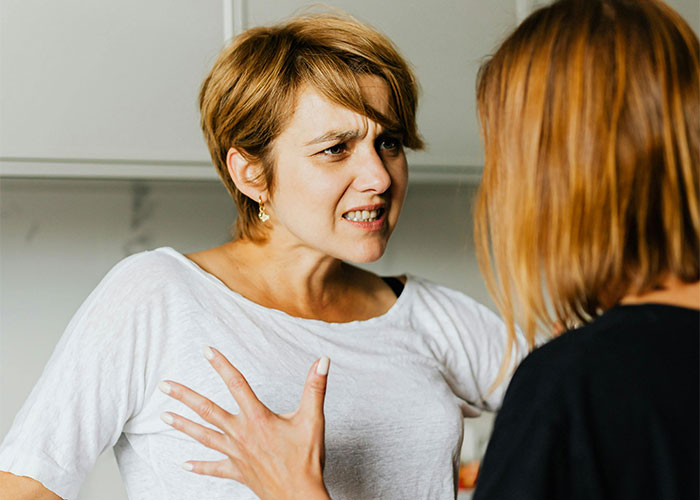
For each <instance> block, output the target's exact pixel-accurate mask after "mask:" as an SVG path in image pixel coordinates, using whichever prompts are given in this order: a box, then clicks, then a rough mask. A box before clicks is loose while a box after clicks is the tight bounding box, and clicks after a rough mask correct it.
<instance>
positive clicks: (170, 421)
mask: <svg viewBox="0 0 700 500" xmlns="http://www.w3.org/2000/svg"><path fill="white" fill-rule="evenodd" d="M160 419H161V420H162V421H163V422H165V423H166V424H168V425H173V422H175V419H174V418H173V416H172V415H171V414H170V413H168V412H163V413H161V414H160Z"/></svg>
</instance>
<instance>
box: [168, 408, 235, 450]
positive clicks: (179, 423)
mask: <svg viewBox="0 0 700 500" xmlns="http://www.w3.org/2000/svg"><path fill="white" fill-rule="evenodd" d="M160 418H161V419H162V420H163V422H165V423H166V424H168V425H170V426H172V427H173V428H175V429H177V430H178V431H180V432H182V433H184V434H187V435H188V436H190V437H191V438H194V439H195V440H197V441H199V442H200V443H202V444H203V445H204V446H206V447H207V448H210V449H212V450H216V451H218V452H220V453H223V454H224V455H229V454H230V453H231V450H228V449H227V447H226V444H227V440H226V436H225V435H224V434H222V433H221V432H218V431H215V430H214V429H210V428H209V427H205V426H203V425H201V424H198V423H196V422H193V421H192V420H190V419H188V418H185V417H183V416H181V415H178V414H177V413H172V412H169V411H166V412H164V413H162V414H161V415H160Z"/></svg>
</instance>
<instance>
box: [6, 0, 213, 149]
mask: <svg viewBox="0 0 700 500" xmlns="http://www.w3.org/2000/svg"><path fill="white" fill-rule="evenodd" d="M223 38H224V36H223V23H222V4H221V0H147V1H142V0H121V1H119V2H114V1H107V0H90V1H86V0H52V1H46V0H0V157H4V158H6V159H7V158H8V157H10V158H40V159H111V160H135V161H152V160H165V161H169V160H177V161H178V162H183V161H184V162H187V161H192V160H197V161H208V159H209V155H208V153H207V151H206V148H205V145H204V140H203V139H202V135H201V132H200V130H199V112H198V109H197V94H198V90H199V86H200V84H201V81H202V79H203V78H204V76H205V75H206V73H207V71H208V69H209V67H210V65H211V63H212V62H213V60H214V58H215V57H216V55H217V53H218V52H219V50H220V49H221V47H222V45H223Z"/></svg>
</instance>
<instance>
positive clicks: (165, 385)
mask: <svg viewBox="0 0 700 500" xmlns="http://www.w3.org/2000/svg"><path fill="white" fill-rule="evenodd" d="M158 389H160V390H161V391H163V392H164V393H166V394H170V391H172V390H173V388H172V386H171V385H170V384H169V383H167V382H166V381H165V380H163V381H162V382H159V383H158Z"/></svg>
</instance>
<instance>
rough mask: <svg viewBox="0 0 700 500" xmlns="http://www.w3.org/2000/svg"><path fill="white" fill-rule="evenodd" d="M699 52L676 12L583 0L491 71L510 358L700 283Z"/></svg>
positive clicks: (493, 187) (502, 300)
mask: <svg viewBox="0 0 700 500" xmlns="http://www.w3.org/2000/svg"><path fill="white" fill-rule="evenodd" d="M699 53H700V50H699V49H698V39H697V37H696V35H695V34H694V33H693V31H692V30H691V29H690V27H688V25H687V24H686V23H685V21H683V19H682V18H681V17H680V16H679V15H678V14H677V13H676V12H674V11H673V10H672V9H671V8H669V7H668V6H667V5H665V4H664V3H662V2H660V1H655V0H637V1H630V0H627V1H625V0H568V1H558V2H555V3H554V4H552V5H550V6H548V7H545V8H542V9H540V10H538V11H536V12H534V13H533V14H532V15H531V16H530V17H529V18H527V19H526V20H525V21H524V22H523V23H522V24H521V25H520V26H519V27H518V28H517V29H516V30H515V31H514V32H513V33H512V34H511V35H510V36H509V37H508V38H507V39H506V40H505V42H504V43H503V44H502V45H501V46H500V48H498V50H497V52H496V53H495V54H494V55H493V56H492V57H491V58H490V59H489V60H488V61H487V62H486V63H485V64H484V65H483V66H482V68H481V70H480V72H479V77H478V83H477V99H478V106H479V114H480V119H481V127H482V133H483V140H484V145H485V152H486V162H485V166H484V172H483V179H482V184H481V187H480V191H479V195H478V199H477V202H476V214H475V238H476V241H477V251H478V255H479V260H480V265H481V267H482V271H483V272H484V275H485V278H486V281H487V285H488V286H489V289H490V291H491V293H492V294H493V296H494V298H495V300H496V303H497V305H498V307H499V309H500V310H501V313H502V314H503V317H504V319H505V321H506V323H507V324H508V328H509V331H510V335H509V348H508V350H507V352H509V353H510V351H511V348H512V345H513V341H514V335H515V329H514V324H515V322H518V323H519V324H520V325H521V327H522V329H523V331H524V333H525V336H526V338H527V340H528V342H529V344H530V346H531V347H532V346H534V344H535V340H536V336H537V335H538V332H543V331H551V330H552V329H557V328H571V327H574V326H577V325H580V324H582V323H586V322H589V321H591V320H592V319H593V318H595V317H597V316H599V315H600V314H601V313H602V312H603V311H605V310H606V309H608V308H610V307H612V306H613V305H615V304H616V303H618V302H619V300H620V299H621V298H622V297H623V296H624V295H626V294H628V293H642V292H645V291H649V290H652V289H654V288H656V287H658V286H659V285H660V283H661V281H662V280H663V279H664V278H665V277H668V276H676V277H678V278H680V279H681V280H682V281H685V282H694V281H697V280H698V279H700V262H699V261H700V213H699V206H698V191H699V186H698V183H699V180H700V175H699V163H700V68H699V64H700V63H699ZM508 361H509V360H508V359H506V360H505V361H504V364H503V368H502V373H501V377H499V378H502V376H503V375H504V373H503V372H504V370H505V367H506V366H507V365H508Z"/></svg>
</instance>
